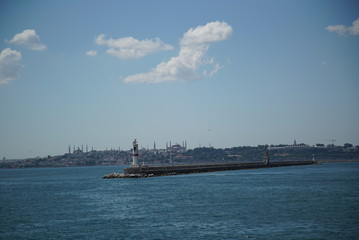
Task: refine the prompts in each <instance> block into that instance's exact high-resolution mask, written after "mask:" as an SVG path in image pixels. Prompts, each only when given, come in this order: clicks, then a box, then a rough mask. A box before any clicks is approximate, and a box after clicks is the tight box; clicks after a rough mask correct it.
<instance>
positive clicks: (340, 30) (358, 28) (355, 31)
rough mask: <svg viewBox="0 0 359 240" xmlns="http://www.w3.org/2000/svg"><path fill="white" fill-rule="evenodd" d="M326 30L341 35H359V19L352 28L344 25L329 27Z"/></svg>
mask: <svg viewBox="0 0 359 240" xmlns="http://www.w3.org/2000/svg"><path fill="white" fill-rule="evenodd" d="M326 29H327V30H328V31H329V32H335V33H337V34H339V35H346V34H350V35H359V18H357V19H356V20H355V21H354V22H353V23H352V25H351V26H350V27H346V26H344V25H329V26H328V27H326Z"/></svg>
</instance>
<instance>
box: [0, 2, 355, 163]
mask: <svg viewBox="0 0 359 240" xmlns="http://www.w3.org/2000/svg"><path fill="white" fill-rule="evenodd" d="M358 18H359V4H358V3H357V1H240V0H239V1H193V0H191V1H183V0H181V1H107V0H105V1H67V0H64V1H40V0H39V1H1V3H0V52H1V56H0V113H1V115H0V117H1V121H0V157H1V158H2V157H6V158H25V157H36V156H40V157H41V156H47V155H56V154H62V153H64V152H66V151H67V147H68V145H71V146H72V145H76V146H81V145H82V144H83V145H86V144H87V145H88V146H89V147H94V148H95V149H98V150H101V149H106V148H108V149H110V148H118V147H121V148H122V149H130V147H131V143H132V140H133V139H134V138H137V139H138V140H139V144H140V145H142V146H143V147H147V146H149V147H152V146H153V142H154V141H156V145H157V146H158V147H164V146H165V144H166V141H168V142H169V141H171V142H172V143H175V142H178V143H182V141H184V140H186V141H187V143H188V146H189V147H190V148H194V147H197V146H199V145H201V146H208V145H209V143H210V144H211V145H213V146H214V147H234V146H243V145H246V146H256V145H258V144H281V143H292V142H293V141H294V139H297V142H305V143H308V144H316V143H324V144H329V143H331V141H330V140H331V139H335V140H336V142H335V143H336V144H341V145H342V144H344V143H346V142H349V143H352V144H354V145H358V144H359V106H358V105H359V94H358V92H359V29H358V28H359V21H356V20H357V19H358Z"/></svg>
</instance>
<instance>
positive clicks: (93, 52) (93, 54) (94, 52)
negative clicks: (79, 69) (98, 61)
mask: <svg viewBox="0 0 359 240" xmlns="http://www.w3.org/2000/svg"><path fill="white" fill-rule="evenodd" d="M86 55H87V56H90V57H94V56H96V55H97V52H96V51H93V50H90V51H87V52H86Z"/></svg>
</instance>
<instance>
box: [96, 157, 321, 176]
mask: <svg viewBox="0 0 359 240" xmlns="http://www.w3.org/2000/svg"><path fill="white" fill-rule="evenodd" d="M316 163H317V162H315V161H282V162H271V163H267V164H265V163H260V162H257V163H253V162H252V163H223V164H190V165H157V166H139V167H129V168H125V169H124V173H110V174H107V175H106V176H104V177H103V178H106V179H108V178H145V177H159V176H170V175H180V174H192V173H203V172H219V171H233V170H241V169H256V168H271V167H288V166H300V165H309V164H316Z"/></svg>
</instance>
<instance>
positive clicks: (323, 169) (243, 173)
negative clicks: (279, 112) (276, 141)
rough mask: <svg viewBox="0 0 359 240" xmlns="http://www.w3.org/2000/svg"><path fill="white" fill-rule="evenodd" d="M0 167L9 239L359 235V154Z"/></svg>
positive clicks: (3, 235)
mask: <svg viewBox="0 0 359 240" xmlns="http://www.w3.org/2000/svg"><path fill="white" fill-rule="evenodd" d="M122 170H123V166H105V167H79V168H49V169H8V170H0V239H11V240H13V239H46V240H47V239H76V240H81V239H301V240H302V239H326V240H327V239H359V162H354V163H325V164H319V165H310V166H298V167H281V168H270V169H255V170H239V171H228V172H216V173H202V174H192V175H177V176H167V177H155V178H143V179H102V176H104V175H105V174H107V173H111V172H122Z"/></svg>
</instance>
